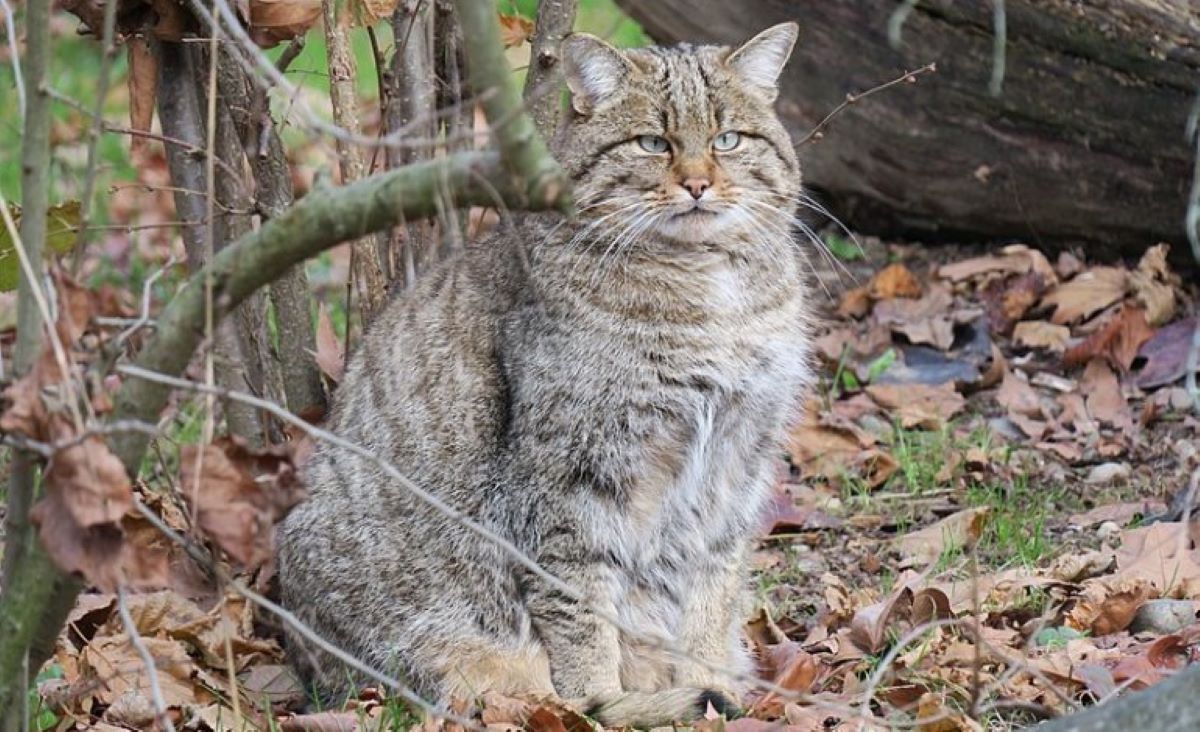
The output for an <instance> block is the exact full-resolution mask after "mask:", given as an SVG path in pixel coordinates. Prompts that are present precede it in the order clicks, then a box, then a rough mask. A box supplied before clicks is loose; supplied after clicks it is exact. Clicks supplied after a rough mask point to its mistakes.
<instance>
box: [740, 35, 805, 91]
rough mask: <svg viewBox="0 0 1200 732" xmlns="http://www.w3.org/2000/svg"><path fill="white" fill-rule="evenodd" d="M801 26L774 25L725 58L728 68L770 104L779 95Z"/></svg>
mask: <svg viewBox="0 0 1200 732" xmlns="http://www.w3.org/2000/svg"><path fill="white" fill-rule="evenodd" d="M799 33H800V26H798V25H796V24H795V23H780V24H779V25H776V26H771V27H770V28H768V29H766V30H765V31H763V32H762V33H759V34H758V35H757V36H755V37H753V38H751V39H750V40H748V41H746V42H745V43H743V44H742V45H741V47H740V48H738V49H737V50H736V51H734V52H733V53H731V54H729V56H728V57H727V58H726V59H725V65H726V66H728V67H729V68H730V69H732V70H733V71H735V72H737V73H738V74H740V75H741V76H742V78H744V79H745V80H746V81H748V82H750V84H751V85H752V86H753V87H754V88H755V90H756V91H758V92H759V93H760V94H763V95H765V96H766V98H767V101H768V102H773V101H775V97H777V96H779V75H780V74H781V73H783V66H784V64H786V63H787V61H788V57H790V56H791V55H792V48H793V47H794V46H795V45H796V36H797V35H799Z"/></svg>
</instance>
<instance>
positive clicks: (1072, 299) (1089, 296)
mask: <svg viewBox="0 0 1200 732" xmlns="http://www.w3.org/2000/svg"><path fill="white" fill-rule="evenodd" d="M1128 284H1129V273H1128V272H1127V271H1126V270H1124V269H1122V268H1120V267H1094V268H1092V269H1090V270H1087V271H1086V272H1083V273H1081V274H1079V275H1076V276H1075V278H1074V279H1072V280H1070V281H1069V282H1064V283H1063V284H1061V285H1059V286H1058V287H1055V288H1054V289H1052V290H1050V292H1049V293H1047V294H1046V296H1045V297H1043V298H1042V305H1044V306H1046V307H1052V308H1054V312H1053V313H1051V315H1050V322H1052V323H1055V324H1058V325H1069V324H1071V323H1078V322H1079V321H1081V320H1083V319H1085V318H1088V317H1091V315H1092V314H1094V313H1097V312H1099V311H1101V310H1103V309H1104V308H1106V307H1108V306H1109V305H1112V304H1113V303H1116V302H1118V301H1120V300H1121V298H1123V297H1125V291H1126V288H1127V286H1128Z"/></svg>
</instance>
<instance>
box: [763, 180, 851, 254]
mask: <svg viewBox="0 0 1200 732" xmlns="http://www.w3.org/2000/svg"><path fill="white" fill-rule="evenodd" d="M771 195H773V196H777V197H779V198H783V199H785V200H789V201H792V202H794V203H797V204H799V205H801V206H803V207H804V208H807V209H809V210H810V211H813V212H815V213H819V214H821V215H822V216H824V217H825V218H827V219H829V220H830V221H832V222H833V223H834V225H835V226H837V227H838V228H839V229H841V231H842V233H843V234H845V235H846V236H847V237H848V238H849V239H850V241H852V242H854V246H855V248H857V249H858V251H859V252H860V253H862V254H865V253H866V252H865V251H864V250H863V247H862V243H861V242H860V241H859V240H858V236H857V235H856V234H855V233H854V232H853V231H851V230H850V227H848V226H846V224H845V223H843V222H842V220H841V219H839V218H838V217H837V216H834V215H833V213H832V212H831V211H830V210H829V209H828V208H826V207H825V205H824V204H822V203H821V202H820V201H818V200H817V199H815V198H813V197H812V196H810V195H809V194H807V193H805V192H804V191H800V192H799V193H798V194H797V196H795V197H788V196H785V195H783V194H780V193H772V194H771Z"/></svg>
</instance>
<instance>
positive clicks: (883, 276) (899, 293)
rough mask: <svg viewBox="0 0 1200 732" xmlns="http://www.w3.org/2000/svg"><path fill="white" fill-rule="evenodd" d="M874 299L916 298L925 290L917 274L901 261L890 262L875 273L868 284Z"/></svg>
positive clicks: (869, 291) (868, 289)
mask: <svg viewBox="0 0 1200 732" xmlns="http://www.w3.org/2000/svg"><path fill="white" fill-rule="evenodd" d="M867 291H868V293H869V294H870V297H871V299H873V300H891V299H893V298H897V297H906V298H910V299H916V298H918V297H920V296H921V293H922V292H923V290H922V288H921V282H920V281H919V280H918V279H917V277H916V275H914V274H913V273H912V271H911V270H909V268H908V267H905V266H904V265H903V264H900V263H899V262H897V263H894V264H889V265H888V266H886V267H884V268H883V269H881V270H879V271H878V272H876V273H875V276H874V277H872V278H871V281H870V283H868V285H867Z"/></svg>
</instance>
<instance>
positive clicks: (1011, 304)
mask: <svg viewBox="0 0 1200 732" xmlns="http://www.w3.org/2000/svg"><path fill="white" fill-rule="evenodd" d="M1045 291H1046V284H1045V282H1044V281H1043V279H1042V275H1040V274H1038V273H1037V272H1026V273H1024V274H1020V275H1017V276H1015V277H1009V278H1008V279H1005V280H993V281H992V282H990V283H989V284H988V286H987V287H985V288H983V291H982V292H981V293H980V298H981V299H982V300H983V305H984V309H985V310H986V311H987V314H988V323H989V324H990V325H991V329H992V332H993V333H1000V334H1006V333H1009V332H1011V331H1012V329H1013V324H1014V323H1016V321H1018V320H1020V319H1021V318H1022V317H1023V316H1024V315H1025V313H1026V312H1028V311H1029V309H1030V308H1031V307H1033V305H1034V304H1035V303H1036V302H1037V301H1038V298H1040V297H1041V296H1042V293H1043V292H1045Z"/></svg>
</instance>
